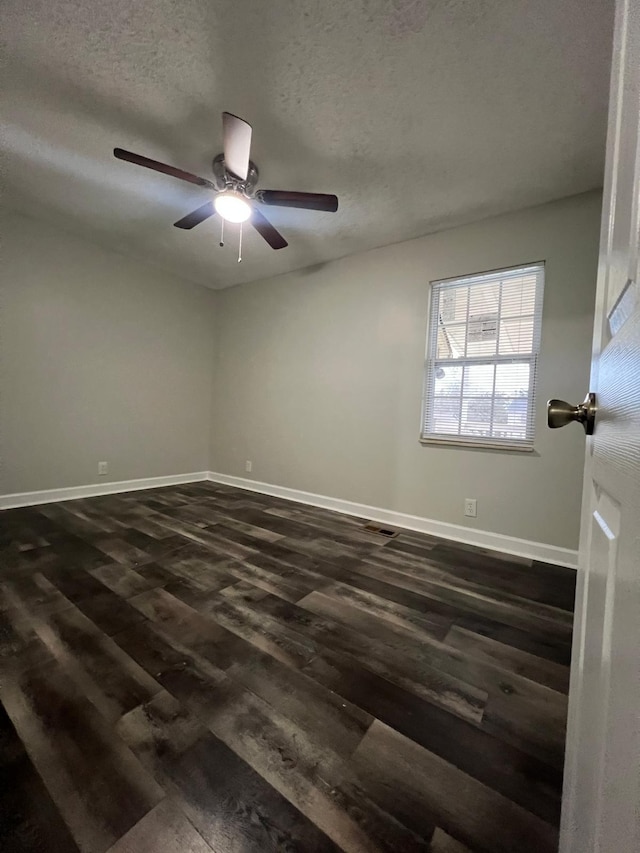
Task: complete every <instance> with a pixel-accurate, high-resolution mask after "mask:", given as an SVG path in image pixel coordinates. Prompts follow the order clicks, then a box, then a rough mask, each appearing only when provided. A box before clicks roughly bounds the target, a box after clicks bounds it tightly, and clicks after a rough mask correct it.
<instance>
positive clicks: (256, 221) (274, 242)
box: [250, 207, 289, 249]
mask: <svg viewBox="0 0 640 853" xmlns="http://www.w3.org/2000/svg"><path fill="white" fill-rule="evenodd" d="M250 221H251V224H252V225H253V227H254V228H255V229H256V231H257V232H258V234H259V235H260V236H261V237H264V239H265V240H266V241H267V243H268V244H269V245H270V246H271V248H272V249H284V248H285V246H288V245H289V244H288V243H287V241H286V240H285V239H284V237H283V236H282V234H281V233H280V232H279V231H276V229H275V228H274V227H273V225H272V224H271V223H270V222H269V220H268V219H267V218H266V216H263V215H262V213H260V211H259V210H258V209H257V208H255V207H254V208H253V212H252V214H251V220H250Z"/></svg>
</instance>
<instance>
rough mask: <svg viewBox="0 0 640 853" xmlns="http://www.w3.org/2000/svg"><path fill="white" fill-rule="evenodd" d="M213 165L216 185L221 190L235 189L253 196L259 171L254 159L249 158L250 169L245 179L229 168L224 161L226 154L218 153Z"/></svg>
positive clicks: (250, 196)
mask: <svg viewBox="0 0 640 853" xmlns="http://www.w3.org/2000/svg"><path fill="white" fill-rule="evenodd" d="M211 165H212V169H213V176H214V178H215V183H216V187H217V188H218V190H220V192H222V191H223V190H234V191H235V192H239V193H242V195H245V196H247V197H248V198H253V195H254V193H255V189H256V187H257V185H258V177H259V173H258V167H257V166H256V164H255V163H254V162H253V161H252V160H249V171H248V173H247V177H246V179H245V180H244V181H243V180H242V179H241V178H237V177H236V176H235V175H234V174H233V172H230V171H229V170H228V169H227V166H226V163H225V162H224V154H218V156H217V157H215V158H214V160H213V163H212V164H211Z"/></svg>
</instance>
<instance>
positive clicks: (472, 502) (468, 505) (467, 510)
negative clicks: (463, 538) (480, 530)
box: [464, 498, 478, 518]
mask: <svg viewBox="0 0 640 853" xmlns="http://www.w3.org/2000/svg"><path fill="white" fill-rule="evenodd" d="M464 514H465V516H466V517H467V518H477V517H478V501H477V500H476V498H465V499H464Z"/></svg>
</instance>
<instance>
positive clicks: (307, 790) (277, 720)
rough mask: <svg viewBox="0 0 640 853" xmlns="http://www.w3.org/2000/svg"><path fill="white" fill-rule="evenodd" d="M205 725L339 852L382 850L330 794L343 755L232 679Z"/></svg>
mask: <svg viewBox="0 0 640 853" xmlns="http://www.w3.org/2000/svg"><path fill="white" fill-rule="evenodd" d="M205 722H206V724H207V726H208V728H210V729H211V731H212V732H213V733H214V734H215V735H216V736H217V737H218V738H219V739H220V740H222V741H223V742H224V743H225V744H226V745H227V746H228V747H229V748H230V749H231V750H232V751H233V752H234V753H236V755H238V756H240V757H241V758H242V759H244V761H245V762H246V763H247V764H249V765H250V766H251V767H252V768H253V769H254V770H255V771H256V773H258V774H259V775H260V776H262V777H263V778H264V779H265V780H266V781H267V782H269V784H270V785H271V786H273V787H274V788H275V789H276V790H277V791H279V792H280V793H281V794H282V795H283V796H284V797H285V798H286V799H287V800H289V802H291V803H292V804H293V805H294V806H295V807H296V808H297V809H299V810H300V811H301V812H302V813H303V814H304V815H305V816H306V817H307V818H308V819H309V820H310V821H312V822H313V823H314V824H315V825H316V826H317V827H319V829H320V830H322V832H324V833H325V834H326V835H328V836H329V837H330V838H331V839H332V841H333V842H334V843H335V844H336V845H337V846H338V848H339V849H343V850H345V851H348V853H374V852H375V851H380V850H382V849H383V848H381V846H380V845H379V844H378V842H377V840H376V839H375V838H374V837H372V836H371V835H370V834H369V833H367V831H366V828H365V827H364V826H363V825H362V824H361V823H360V822H359V821H357V820H354V818H353V817H352V816H351V815H350V814H349V813H347V812H345V811H344V810H343V809H342V808H340V806H339V804H338V803H336V801H335V800H334V798H333V796H332V795H331V790H332V787H333V786H332V785H331V784H330V780H332V779H333V778H339V777H340V775H341V770H342V762H341V760H340V759H339V757H338V756H337V755H336V754H335V753H334V752H333V751H331V750H328V749H327V748H326V747H325V746H323V745H321V744H319V743H318V742H317V741H316V740H314V739H311V738H309V737H308V735H307V733H305V732H303V731H302V730H300V729H299V728H298V727H297V726H296V725H295V724H294V723H292V722H291V721H290V720H288V719H287V718H285V717H283V716H282V715H281V714H279V713H278V712H277V711H275V710H274V709H273V708H271V706H270V705H268V704H267V703H265V702H263V701H262V700H261V699H259V697H257V696H255V695H254V694H252V693H251V692H250V691H247V690H244V689H243V688H240V687H239V686H238V685H235V684H233V683H232V682H231V681H229V680H227V681H225V682H224V683H220V684H219V685H218V697H217V701H216V702H215V704H213V703H212V705H211V707H210V709H209V713H208V714H207V717H206V720H205ZM303 849H304V848H303Z"/></svg>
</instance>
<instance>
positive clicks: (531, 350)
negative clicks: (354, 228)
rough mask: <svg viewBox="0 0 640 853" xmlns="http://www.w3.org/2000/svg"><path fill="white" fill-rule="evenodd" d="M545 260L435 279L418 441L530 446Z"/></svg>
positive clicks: (432, 291)
mask: <svg viewBox="0 0 640 853" xmlns="http://www.w3.org/2000/svg"><path fill="white" fill-rule="evenodd" d="M543 287H544V264H543V263H539V264H532V265H529V266H526V267H518V268H515V269H507V270H498V271H496V272H491V273H486V274H482V275H471V276H466V277H465V278H456V279H447V280H446V281H435V282H432V284H431V307H430V312H429V328H428V332H427V357H426V365H425V380H424V401H423V411H422V433H421V440H422V441H423V442H425V443H429V444H430V443H433V442H443V443H446V444H452V443H453V444H462V445H478V446H487V447H502V448H509V449H515V450H531V449H533V437H534V428H535V399H536V369H537V361H538V351H539V348H540V326H541V320H542V291H543Z"/></svg>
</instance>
